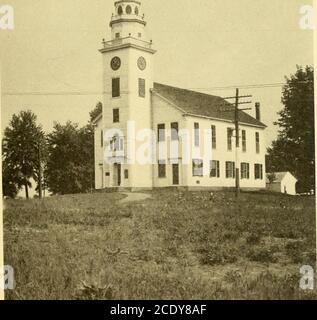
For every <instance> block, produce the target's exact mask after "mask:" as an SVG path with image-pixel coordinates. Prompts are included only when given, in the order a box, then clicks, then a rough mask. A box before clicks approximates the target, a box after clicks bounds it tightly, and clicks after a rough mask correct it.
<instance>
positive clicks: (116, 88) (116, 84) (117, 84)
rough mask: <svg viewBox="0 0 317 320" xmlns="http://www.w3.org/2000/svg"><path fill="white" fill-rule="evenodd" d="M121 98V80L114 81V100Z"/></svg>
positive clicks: (115, 79) (114, 79)
mask: <svg viewBox="0 0 317 320" xmlns="http://www.w3.org/2000/svg"><path fill="white" fill-rule="evenodd" d="M117 97H120V78H113V79H112V98H117Z"/></svg>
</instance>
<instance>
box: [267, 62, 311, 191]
mask: <svg viewBox="0 0 317 320" xmlns="http://www.w3.org/2000/svg"><path fill="white" fill-rule="evenodd" d="M282 103H283V105H284V108H283V110H282V111H281V112H279V119H278V121H277V122H276V123H275V124H276V125H278V126H279V127H280V130H279V135H278V138H277V140H276V141H274V142H273V144H272V147H271V148H269V149H268V157H267V160H268V163H267V167H268V171H271V172H274V171H291V172H292V173H293V174H294V175H295V176H296V177H297V179H298V184H299V186H300V189H301V190H298V191H299V192H304V191H310V190H312V189H313V190H315V142H314V141H315V140H314V139H315V134H314V69H313V67H310V66H306V68H302V67H297V71H296V73H295V74H294V75H291V77H290V78H286V84H285V86H284V87H283V95H282Z"/></svg>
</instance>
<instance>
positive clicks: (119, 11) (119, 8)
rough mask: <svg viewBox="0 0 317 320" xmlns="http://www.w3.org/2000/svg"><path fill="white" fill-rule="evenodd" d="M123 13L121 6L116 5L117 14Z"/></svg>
mask: <svg viewBox="0 0 317 320" xmlns="http://www.w3.org/2000/svg"><path fill="white" fill-rule="evenodd" d="M122 14H123V10H122V7H121V6H119V7H118V15H120V16H121V15H122Z"/></svg>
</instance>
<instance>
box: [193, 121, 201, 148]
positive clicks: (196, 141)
mask: <svg viewBox="0 0 317 320" xmlns="http://www.w3.org/2000/svg"><path fill="white" fill-rule="evenodd" d="M194 145H195V147H199V146H200V129H199V122H194Z"/></svg>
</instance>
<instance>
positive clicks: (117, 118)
mask: <svg viewBox="0 0 317 320" xmlns="http://www.w3.org/2000/svg"><path fill="white" fill-rule="evenodd" d="M116 112H117V114H116ZM112 121H113V123H120V109H119V108H114V109H112Z"/></svg>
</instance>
